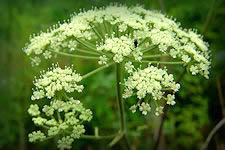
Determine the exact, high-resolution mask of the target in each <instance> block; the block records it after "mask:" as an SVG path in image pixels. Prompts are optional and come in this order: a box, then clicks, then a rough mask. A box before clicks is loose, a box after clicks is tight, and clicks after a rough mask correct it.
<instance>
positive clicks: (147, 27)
mask: <svg viewBox="0 0 225 150" xmlns="http://www.w3.org/2000/svg"><path fill="white" fill-rule="evenodd" d="M134 40H137V41H138V43H141V44H137V45H136V46H135V47H136V48H135V50H134ZM96 43H101V44H100V45H98V44H97V45H96ZM146 45H154V46H156V47H157V49H156V50H155V52H158V54H168V55H170V56H171V57H173V58H174V59H179V60H182V61H183V62H184V63H185V64H186V65H188V68H189V70H190V72H191V73H192V74H193V75H196V74H201V75H203V76H204V77H206V78H208V75H209V69H210V61H209V59H210V58H209V52H210V51H209V49H208V44H207V43H206V42H204V41H203V40H202V36H201V35H199V34H197V33H196V31H194V30H186V29H182V28H181V27H180V24H179V23H176V22H175V21H174V20H172V19H170V18H168V17H166V16H165V15H163V14H161V13H159V12H155V11H150V10H146V9H144V8H142V7H140V6H137V7H131V8H129V7H126V6H122V5H120V6H118V5H111V6H108V7H106V8H100V9H97V8H93V9H92V10H88V11H83V12H80V13H78V14H77V15H74V16H72V18H71V19H70V20H68V21H67V22H64V23H62V24H58V25H55V26H53V28H51V29H50V30H49V31H48V32H46V33H44V32H42V33H40V35H38V36H33V37H32V38H31V39H30V43H29V44H27V46H26V47H25V48H24V51H25V53H26V54H27V55H30V56H31V57H32V58H31V60H32V63H33V64H34V65H38V64H39V63H40V62H41V57H42V56H43V57H44V58H45V59H49V58H51V57H52V51H56V52H59V51H66V52H68V53H76V49H77V48H82V49H86V50H90V51H92V50H94V51H96V50H97V49H98V50H101V51H102V52H103V53H104V52H105V53H107V52H109V51H110V52H111V53H113V54H114V56H113V60H114V61H115V62H117V63H119V62H121V61H123V58H124V57H126V56H128V55H130V54H131V55H133V56H134V58H135V59H136V60H139V61H140V60H141V59H142V52H141V50H142V49H145V48H146V47H145V46H146ZM49 50H51V51H49ZM135 52H136V54H135ZM106 56H107V55H106ZM106 61H107V60H106V57H104V56H102V57H100V61H99V64H105V63H106Z"/></svg>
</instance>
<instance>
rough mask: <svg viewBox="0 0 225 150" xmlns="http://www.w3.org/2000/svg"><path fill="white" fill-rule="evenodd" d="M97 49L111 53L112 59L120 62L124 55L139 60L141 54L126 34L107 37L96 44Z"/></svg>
mask: <svg viewBox="0 0 225 150" xmlns="http://www.w3.org/2000/svg"><path fill="white" fill-rule="evenodd" d="M97 50H98V51H105V52H111V53H113V55H114V56H113V60H114V61H115V62H117V63H120V62H122V61H123V59H124V57H128V56H133V57H134V59H135V60H137V61H141V59H142V57H141V56H142V55H143V54H142V52H140V50H139V49H137V48H135V46H134V40H133V39H131V38H128V37H127V36H121V37H119V38H117V37H113V38H107V39H106V40H105V41H104V43H102V44H99V45H97Z"/></svg>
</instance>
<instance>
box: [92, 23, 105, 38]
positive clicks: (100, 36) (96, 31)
mask: <svg viewBox="0 0 225 150" xmlns="http://www.w3.org/2000/svg"><path fill="white" fill-rule="evenodd" d="M90 26H91V29H92V30H93V31H94V33H95V34H96V35H97V36H98V38H99V39H100V40H102V39H103V37H102V35H101V34H100V33H99V32H98V30H97V29H96V27H95V26H94V25H91V24H90Z"/></svg>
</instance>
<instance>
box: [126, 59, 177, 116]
mask: <svg viewBox="0 0 225 150" xmlns="http://www.w3.org/2000/svg"><path fill="white" fill-rule="evenodd" d="M125 69H126V70H127V71H128V72H129V73H130V76H129V77H128V79H126V80H125V83H124V85H125V89H124V93H123V98H129V97H131V96H135V95H137V98H138V99H139V100H142V99H144V98H145V97H146V96H147V95H150V99H152V100H154V101H156V102H157V101H158V100H165V101H166V103H167V104H169V105H174V104H175V101H174V99H175V95H174V94H175V92H177V91H178V90H179V88H180V84H178V83H175V82H174V78H173V75H172V74H168V73H167V70H166V69H158V68H157V67H154V66H152V65H149V66H148V67H147V68H145V69H143V70H142V69H140V68H138V69H137V70H135V69H134V66H133V65H132V64H131V63H130V62H127V63H126V64H125ZM167 91H170V93H171V91H172V93H173V94H168V93H167ZM137 107H139V110H140V111H142V114H144V115H146V114H147V112H148V111H150V110H151V108H150V106H149V104H146V103H144V102H143V103H142V104H141V105H140V104H137V105H133V106H132V107H131V108H130V109H131V110H132V112H136V108H137ZM156 111H157V112H158V113H157V114H159V113H160V112H161V111H160V109H159V108H158V110H156Z"/></svg>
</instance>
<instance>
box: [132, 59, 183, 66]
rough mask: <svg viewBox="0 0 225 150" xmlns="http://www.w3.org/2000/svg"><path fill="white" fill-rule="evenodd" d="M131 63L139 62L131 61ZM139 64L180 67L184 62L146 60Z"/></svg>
mask: <svg viewBox="0 0 225 150" xmlns="http://www.w3.org/2000/svg"><path fill="white" fill-rule="evenodd" d="M132 62H139V61H135V60H132ZM139 63H151V64H163V65H182V64H184V62H182V61H177V62H170V61H148V60H142V61H140V62H139Z"/></svg>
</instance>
